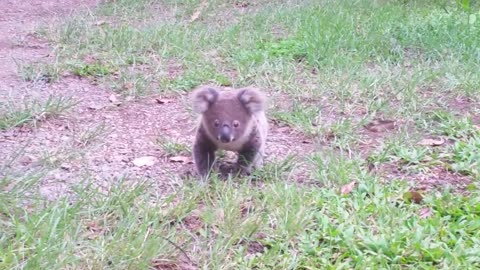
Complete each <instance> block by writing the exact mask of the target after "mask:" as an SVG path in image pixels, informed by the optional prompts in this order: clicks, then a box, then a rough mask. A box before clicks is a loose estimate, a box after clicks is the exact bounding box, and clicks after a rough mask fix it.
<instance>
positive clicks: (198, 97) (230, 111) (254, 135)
mask: <svg viewBox="0 0 480 270" xmlns="http://www.w3.org/2000/svg"><path fill="white" fill-rule="evenodd" d="M191 99H192V103H193V110H194V111H195V112H196V113H198V114H200V121H199V122H200V123H199V125H198V127H197V131H196V136H195V141H194V144H193V159H194V162H195V166H196V169H197V172H198V174H199V175H200V176H201V177H202V178H205V177H206V176H207V175H208V173H209V172H210V169H211V168H212V165H213V162H214V161H215V151H217V150H219V149H223V150H227V151H234V152H237V153H238V162H237V163H238V165H240V168H241V169H242V171H243V172H244V173H246V174H251V173H252V170H253V168H260V167H261V166H262V165H263V158H264V156H265V144H266V139H267V132H268V123H267V118H266V116H265V106H266V97H265V95H264V94H263V93H262V92H260V91H259V90H258V89H255V88H242V89H232V90H221V91H220V90H218V89H217V88H214V87H211V86H202V87H199V88H198V89H195V90H194V91H193V92H192V94H191Z"/></svg>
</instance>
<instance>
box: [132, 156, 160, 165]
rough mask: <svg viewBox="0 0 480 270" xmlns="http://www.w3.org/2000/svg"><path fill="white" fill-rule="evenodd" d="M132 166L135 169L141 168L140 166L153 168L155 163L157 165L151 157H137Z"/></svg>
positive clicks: (155, 160)
mask: <svg viewBox="0 0 480 270" xmlns="http://www.w3.org/2000/svg"><path fill="white" fill-rule="evenodd" d="M132 162H133V164H134V165H135V166H137V167H142V166H147V167H150V166H153V165H154V164H155V163H157V158H156V157H152V156H145V157H139V158H136V159H134V160H133V161H132Z"/></svg>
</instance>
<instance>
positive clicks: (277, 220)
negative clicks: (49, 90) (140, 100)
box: [0, 0, 480, 269]
mask: <svg viewBox="0 0 480 270" xmlns="http://www.w3.org/2000/svg"><path fill="white" fill-rule="evenodd" d="M202 2H203V1H194V0H169V1H163V2H162V3H158V2H155V1H149V0H141V1H133V0H119V1H107V2H106V3H104V4H102V5H100V6H99V7H97V8H96V9H94V10H91V11H89V12H87V13H86V14H85V13H79V14H76V15H74V16H72V18H68V19H66V20H65V21H64V22H63V23H62V24H60V25H56V26H55V27H51V28H47V29H44V30H42V33H43V35H44V36H45V37H46V38H48V39H50V41H51V42H52V43H53V44H54V45H55V48H56V50H55V54H56V62H55V64H54V65H52V66H49V65H46V66H43V65H40V64H38V65H37V64H31V65H26V66H25V67H24V68H23V69H21V72H20V73H21V74H23V75H24V78H25V79H26V80H33V81H38V80H39V78H43V77H45V74H47V75H48V76H47V77H49V78H50V77H51V78H56V77H60V74H62V73H63V72H64V71H68V72H70V73H73V74H77V75H78V76H83V77H87V78H90V79H91V80H96V81H97V80H98V81H99V82H100V83H102V84H104V85H106V86H109V87H111V88H112V89H113V90H115V91H117V92H119V93H122V94H125V95H146V94H152V93H155V94H161V95H166V96H175V95H180V94H185V93H186V92H189V91H190V90H191V89H192V88H194V87H195V86H197V85H200V84H205V83H214V84H219V85H228V86H234V87H240V86H246V85H255V86H258V87H260V88H262V89H266V90H268V92H269V93H270V94H271V96H272V97H273V98H272V99H273V102H272V104H271V106H270V107H269V108H270V110H269V116H270V117H271V118H272V120H273V121H274V122H275V123H281V124H282V125H286V126H289V127H290V128H293V129H295V130H296V131H298V132H301V133H302V134H303V135H304V136H305V137H306V138H308V139H311V140H314V141H315V142H318V144H319V145H315V147H317V146H318V147H317V148H316V149H314V151H313V153H311V154H308V155H307V154H305V155H299V156H296V157H293V156H292V157H290V156H289V157H286V158H282V157H276V159H275V161H273V162H268V163H267V164H266V166H265V167H264V168H263V169H261V170H259V171H256V172H255V174H254V175H253V176H251V177H241V178H229V179H227V180H221V179H218V178H217V177H216V176H215V175H214V176H213V177H212V179H210V182H209V183H208V185H201V184H200V183H198V182H197V181H196V180H195V179H190V178H189V179H185V181H184V182H183V185H179V186H174V187H173V189H174V190H173V191H172V192H171V193H168V194H165V193H163V190H160V189H159V188H157V187H156V186H155V183H154V181H148V180H145V181H143V182H139V183H136V184H134V185H132V183H131V182H129V181H128V179H126V178H120V179H115V185H112V186H111V187H110V188H108V189H106V190H105V189H104V188H103V187H102V188H101V187H100V186H97V182H96V181H94V180H93V179H90V178H86V179H83V181H82V183H81V184H75V185H74V184H72V186H70V187H69V191H70V194H69V195H70V196H68V197H65V198H63V197H62V198H59V199H57V200H51V201H49V200H46V199H45V198H43V197H42V196H41V195H40V187H41V184H42V180H43V179H45V174H47V173H48V172H49V170H51V169H53V168H56V167H58V166H59V164H60V163H61V162H62V161H61V160H60V161H59V160H56V159H53V160H51V159H50V158H49V157H50V155H48V154H46V155H45V160H44V162H43V164H42V165H41V166H40V168H39V169H38V171H28V172H26V173H24V174H20V175H19V174H18V173H16V174H12V173H9V170H8V169H9V168H8V167H10V165H12V164H13V162H11V163H8V164H7V165H8V166H2V167H0V168H2V171H1V172H0V177H2V178H0V194H1V196H0V225H1V227H2V231H1V232H0V268H2V269H175V267H177V268H179V269H189V267H193V266H195V267H197V268H201V269H377V268H378V269H404V268H415V269H463V268H466V269H472V268H478V267H480V256H479V255H478V254H480V249H479V246H480V233H479V231H480V230H479V229H480V224H479V222H478V220H480V208H479V206H480V201H479V198H480V196H479V195H480V193H479V192H480V191H479V182H478V181H479V180H480V163H479V160H480V157H479V156H478V153H479V152H480V151H479V150H480V139H479V138H480V131H479V129H478V125H479V122H478V121H479V119H478V117H477V116H476V115H477V114H478V111H479V108H478V105H476V104H478V101H479V99H478V96H479V95H478V94H479V91H478V89H480V88H479V86H480V84H479V82H480V77H479V76H480V75H479V73H478V70H479V66H480V61H479V58H478V52H479V51H478V47H479V46H478V45H479V41H478V38H477V37H478V36H479V34H480V33H479V31H480V30H479V29H480V18H478V17H479V16H480V13H479V11H478V10H479V5H478V3H473V2H472V3H470V2H469V1H458V3H457V1H433V0H432V1H420V2H419V1H393V0H392V1H364V0H358V1H328V0H325V1H309V0H306V1H303V0H302V1H300V0H289V1H243V2H242V3H239V1H236V0H235V1H208V4H207V5H206V6H205V7H204V8H203V9H202V10H201V12H200V13H199V15H198V17H197V18H196V20H194V21H193V22H192V21H191V18H192V16H194V15H195V14H196V11H198V9H199V7H200V6H201V5H202V4H201V3H202ZM244 2H245V3H244ZM460 2H461V3H460ZM467 2H468V4H467ZM462 3H463V4H462ZM242 5H246V7H239V6H242ZM446 11H448V12H446ZM194 17H195V16H194ZM473 18H475V19H473ZM92 59H93V61H92ZM19 104H20V103H18V102H17V103H15V102H7V103H4V104H2V107H1V109H0V112H1V114H0V129H4V130H8V129H11V128H13V127H16V126H19V125H22V124H25V123H28V122H33V123H35V122H36V121H38V117H39V116H50V115H51V116H54V115H57V114H59V113H62V112H63V111H65V109H67V108H68V107H69V106H70V104H72V106H73V103H70V102H69V101H67V100H66V99H64V98H55V97H52V98H51V99H49V102H47V103H26V104H25V105H24V106H23V104H20V105H19ZM67 104H68V105H67ZM124 106H128V104H126V105H125V104H124ZM165 106H168V104H165ZM376 119H383V120H385V121H383V122H381V121H380V122H379V123H384V124H376V125H377V126H375V124H374V125H373V126H374V127H375V128H376V131H371V130H370V131H368V130H366V128H365V126H366V124H368V123H375V120H376ZM385 123H387V124H385ZM388 123H395V124H396V126H395V127H393V126H389V124H388ZM106 131H107V127H105V126H104V125H102V124H99V123H92V126H91V128H90V129H89V130H87V131H85V132H84V133H81V134H80V135H79V136H78V137H77V138H76V140H75V142H74V143H73V144H74V145H76V146H86V145H95V144H96V143H99V141H100V143H101V141H102V140H101V137H102V136H103V135H104V133H105V132H106ZM432 138H433V139H432ZM425 139H430V140H433V143H432V141H430V142H429V141H425ZM422 142H423V143H422ZM425 142H427V143H425ZM156 143H157V145H158V146H159V147H160V148H161V151H162V153H163V154H165V156H175V155H187V154H188V153H189V152H190V151H191V149H190V148H189V146H188V145H184V144H182V143H179V142H177V140H176V139H175V138H167V137H160V138H159V139H158V140H157V141H156ZM297 143H299V142H292V143H291V145H293V144H297ZM69 147H72V148H73V146H69ZM305 147H307V146H305ZM61 150H62V151H64V152H65V153H69V151H68V149H63V148H62V149H61ZM46 153H51V152H49V151H47V152H46ZM56 154H58V153H53V154H52V156H54V157H55V156H56ZM19 155H20V154H19ZM296 168H306V169H301V172H302V174H305V175H302V176H303V177H304V178H306V179H307V180H308V181H305V182H302V181H301V180H303V179H304V178H301V177H300V176H298V175H296V174H295V170H294V169H296ZM440 173H441V174H440ZM177 176H178V177H180V176H179V175H176V176H174V177H177ZM300 178H301V179H300ZM438 178H446V179H441V182H440V185H441V186H442V188H439V189H434V188H433V187H432V186H429V188H428V189H426V190H423V189H422V188H421V186H422V184H424V182H421V181H420V182H415V181H412V180H418V179H426V180H431V179H437V180H438ZM455 180H458V181H460V182H462V183H461V184H460V185H459V186H456V184H457V183H456V182H455ZM75 182H79V181H75ZM426 182H427V183H428V181H426ZM98 185H100V184H98ZM412 194H415V199H413V200H412V199H411V197H413V196H414V195H412ZM408 198H410V199H408Z"/></svg>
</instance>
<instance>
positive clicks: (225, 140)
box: [217, 134, 235, 143]
mask: <svg viewBox="0 0 480 270" xmlns="http://www.w3.org/2000/svg"><path fill="white" fill-rule="evenodd" d="M217 139H218V140H219V141H221V142H222V143H231V142H233V141H235V136H233V135H224V134H220V135H218V137H217Z"/></svg>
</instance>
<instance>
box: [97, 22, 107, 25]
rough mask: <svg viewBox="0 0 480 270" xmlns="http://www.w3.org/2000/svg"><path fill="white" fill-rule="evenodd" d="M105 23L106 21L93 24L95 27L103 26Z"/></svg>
mask: <svg viewBox="0 0 480 270" xmlns="http://www.w3.org/2000/svg"><path fill="white" fill-rule="evenodd" d="M106 23H107V22H106V21H97V22H95V25H96V26H100V25H104V24H106Z"/></svg>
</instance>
